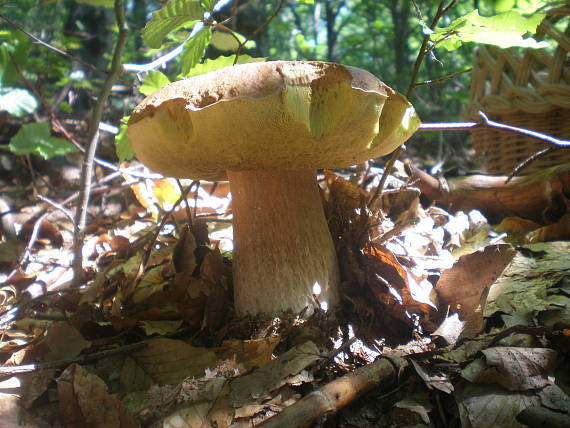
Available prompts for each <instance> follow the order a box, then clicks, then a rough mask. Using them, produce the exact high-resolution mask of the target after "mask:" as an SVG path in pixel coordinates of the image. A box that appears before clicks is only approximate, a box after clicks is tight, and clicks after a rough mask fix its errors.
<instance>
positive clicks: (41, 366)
mask: <svg viewBox="0 0 570 428" xmlns="http://www.w3.org/2000/svg"><path fill="white" fill-rule="evenodd" d="M147 343H148V340H145V341H141V342H136V343H131V344H128V345H123V346H120V347H118V348H111V349H106V350H104V351H100V352H94V353H92V354H85V355H80V356H78V357H75V358H65V359H62V360H56V361H46V362H43V363H32V364H22V365H19V366H4V367H0V374H2V375H5V374H11V375H14V374H19V373H29V372H35V371H40V370H49V369H56V368H59V367H65V366H68V365H70V364H73V363H77V364H84V363H87V362H90V361H97V360H100V359H102V358H105V357H108V356H111V355H116V354H122V353H125V352H130V351H134V350H135V349H138V348H140V347H142V346H144V345H146V344H147Z"/></svg>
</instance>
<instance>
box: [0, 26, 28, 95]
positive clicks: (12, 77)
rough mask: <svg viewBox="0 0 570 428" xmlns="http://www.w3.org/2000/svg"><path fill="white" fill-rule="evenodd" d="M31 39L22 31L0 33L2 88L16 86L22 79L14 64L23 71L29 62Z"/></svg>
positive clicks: (0, 76) (0, 82) (0, 80)
mask: <svg viewBox="0 0 570 428" xmlns="http://www.w3.org/2000/svg"><path fill="white" fill-rule="evenodd" d="M29 48H30V39H29V38H28V37H27V36H26V35H25V34H24V33H22V32H21V31H18V30H14V31H0V87H6V86H14V84H15V83H16V82H17V81H18V79H19V78H20V74H19V73H18V70H17V69H16V67H15V66H14V62H16V64H18V66H19V67H20V69H23V68H24V67H25V66H26V64H27V62H28V51H29Z"/></svg>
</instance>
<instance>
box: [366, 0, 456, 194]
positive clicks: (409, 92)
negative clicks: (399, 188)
mask: <svg viewBox="0 0 570 428" xmlns="http://www.w3.org/2000/svg"><path fill="white" fill-rule="evenodd" d="M456 2H457V0H451V1H450V2H449V4H448V5H447V6H444V4H445V0H441V1H440V2H439V5H438V7H437V11H436V13H435V16H434V17H433V20H432V22H431V24H430V26H429V28H430V29H431V30H433V29H435V27H436V26H437V23H438V22H439V20H440V19H441V17H442V16H443V15H445V14H446V13H447V12H448V11H449V10H450V9H451V8H452V7H453V6H455V3H456ZM414 7H417V5H416V4H415V3H414ZM420 18H421V16H420ZM428 44H429V34H426V35H425V36H424V38H423V40H422V45H421V47H420V50H419V52H418V56H417V58H416V62H415V63H414V67H413V68H412V76H411V78H410V85H409V87H408V90H407V92H406V98H408V99H409V98H410V97H411V96H412V93H413V92H414V89H415V88H416V86H415V83H416V79H417V77H418V73H419V71H420V67H421V65H422V63H423V61H424V58H425V56H426V53H427V52H428ZM404 147H405V146H403V145H402V146H400V147H398V148H397V149H396V150H394V152H393V153H392V155H391V156H390V159H389V160H388V162H386V165H385V167H384V174H383V175H382V178H381V179H380V183H378V188H377V189H376V192H375V193H374V195H373V197H372V199H371V200H370V201H369V205H372V204H373V203H374V202H375V201H376V199H377V198H378V197H379V196H380V195H381V194H382V190H383V189H384V186H385V185H386V180H387V179H388V175H390V174H391V173H392V170H393V169H394V164H395V163H396V161H397V160H398V158H399V157H400V155H401V154H402V153H403V152H404Z"/></svg>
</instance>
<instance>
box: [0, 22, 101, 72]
mask: <svg viewBox="0 0 570 428" xmlns="http://www.w3.org/2000/svg"><path fill="white" fill-rule="evenodd" d="M0 19H3V20H4V21H6V22H7V23H8V24H10V25H11V26H12V27H14V28H16V29H18V30H20V31H21V32H22V33H24V34H25V35H26V36H28V37H29V38H30V39H32V40H33V41H35V42H36V43H38V44H39V45H41V46H44V47H46V48H48V49H49V50H51V51H53V52H55V53H57V54H59V55H62V56H64V57H66V58H68V59H70V60H72V61H76V62H78V63H79V64H81V65H82V66H84V67H86V68H88V69H90V70H92V71H95V72H97V73H103V74H107V72H106V71H103V70H100V69H98V68H97V67H95V66H94V65H93V64H89V63H88V62H85V61H83V60H82V59H81V58H78V57H76V56H74V55H72V54H70V53H69V52H66V51H64V50H62V49H59V48H56V47H55V46H52V45H50V44H49V43H46V42H44V41H43V40H42V39H39V38H38V37H36V36H34V35H33V34H31V33H29V32H27V31H26V30H25V29H24V28H23V27H22V26H21V25H20V24H18V23H16V22H14V21H12V20H11V19H9V18H7V17H5V16H4V15H2V14H0Z"/></svg>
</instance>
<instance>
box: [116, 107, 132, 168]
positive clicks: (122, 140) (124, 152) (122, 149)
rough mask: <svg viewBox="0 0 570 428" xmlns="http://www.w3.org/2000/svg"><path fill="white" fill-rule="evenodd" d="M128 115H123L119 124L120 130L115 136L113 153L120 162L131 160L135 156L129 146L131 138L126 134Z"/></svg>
mask: <svg viewBox="0 0 570 428" xmlns="http://www.w3.org/2000/svg"><path fill="white" fill-rule="evenodd" d="M129 117H130V116H125V117H123V120H122V122H125V123H122V124H121V130H120V131H119V134H118V135H117V136H116V137H115V153H116V154H117V157H118V158H119V161H120V162H124V161H128V160H131V159H132V158H134V157H135V154H134V153H133V148H132V146H131V139H130V138H129V136H128V135H127V122H128V120H129Z"/></svg>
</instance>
